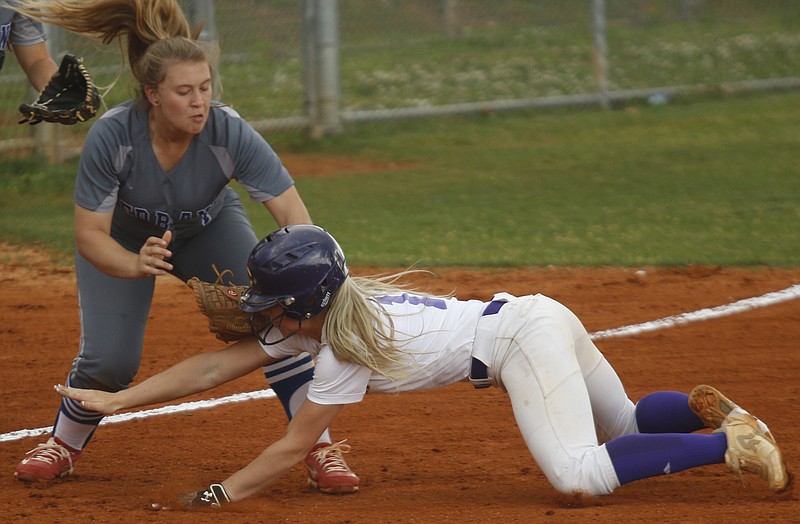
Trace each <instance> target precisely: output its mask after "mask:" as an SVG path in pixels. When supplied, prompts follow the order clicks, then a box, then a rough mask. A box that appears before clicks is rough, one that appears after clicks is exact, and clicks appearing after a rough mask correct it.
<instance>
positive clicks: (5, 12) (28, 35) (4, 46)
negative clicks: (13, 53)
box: [0, 0, 47, 70]
mask: <svg viewBox="0 0 800 524" xmlns="http://www.w3.org/2000/svg"><path fill="white" fill-rule="evenodd" d="M9 5H13V2H6V1H3V0H0V70H2V69H3V63H4V61H5V56H6V51H7V50H8V44H11V45H18V46H26V45H34V44H39V43H41V42H44V41H45V40H46V39H47V38H46V36H45V32H44V26H42V24H41V23H39V22H35V21H33V20H31V19H30V18H27V17H24V16H22V15H20V14H19V13H17V12H16V11H12V10H11V9H9V8H8V7H6V6H9Z"/></svg>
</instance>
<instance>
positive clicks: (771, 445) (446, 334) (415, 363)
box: [57, 225, 789, 504]
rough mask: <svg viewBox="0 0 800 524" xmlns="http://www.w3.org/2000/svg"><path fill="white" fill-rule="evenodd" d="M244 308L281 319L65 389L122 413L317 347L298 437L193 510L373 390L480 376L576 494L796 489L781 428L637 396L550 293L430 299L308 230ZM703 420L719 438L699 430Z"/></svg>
mask: <svg viewBox="0 0 800 524" xmlns="http://www.w3.org/2000/svg"><path fill="white" fill-rule="evenodd" d="M248 269H249V271H250V273H251V278H252V285H251V287H250V290H249V292H248V293H247V294H246V295H245V297H244V298H243V302H242V309H244V310H245V311H248V312H251V313H253V314H263V315H264V316H266V317H268V318H269V319H270V326H269V327H268V328H267V329H266V330H265V331H263V332H260V333H257V334H256V338H257V339H258V341H257V342H256V341H255V340H246V341H242V342H239V343H237V344H236V345H235V346H233V347H231V348H229V349H226V350H223V351H222V352H219V353H217V354H202V355H198V356H197V357H194V358H193V359H191V360H187V361H184V362H183V363H181V364H178V365H176V366H174V367H173V368H170V369H169V370H167V371H165V372H163V373H161V374H159V375H156V376H154V377H152V378H150V379H148V380H147V381H145V382H144V383H143V384H142V385H141V386H137V387H134V388H131V389H129V390H127V391H124V392H120V393H119V394H116V395H108V394H104V393H100V392H96V391H78V390H74V389H71V388H63V387H59V388H57V389H58V391H59V393H61V394H62V395H65V396H66V397H69V398H73V399H78V400H79V401H81V402H82V405H83V406H85V407H86V408H91V409H96V410H99V411H101V412H104V413H111V412H114V411H116V410H118V409H123V408H130V407H134V406H139V405H145V404H150V403H154V402H162V401H164V400H167V399H172V398H176V397H180V396H183V395H187V394H190V393H193V392H195V391H197V390H202V389H204V388H206V387H214V386H215V385H218V384H219V383H221V382H224V381H226V380H230V379H233V378H235V377H237V376H240V375H242V374H244V373H247V372H249V371H250V370H252V369H254V368H256V367H257V366H259V365H263V364H264V363H268V362H272V361H274V360H276V359H282V358H285V357H287V356H292V355H298V354H303V353H309V354H311V355H313V356H314V357H315V359H316V369H315V374H314V379H313V381H312V383H311V386H310V388H309V390H308V396H307V399H306V401H305V402H304V403H303V405H302V406H301V408H300V409H299V410H298V412H297V414H296V415H295V417H294V418H293V419H292V422H291V423H290V425H289V429H288V430H287V433H286V435H285V436H284V437H283V438H281V439H280V440H278V441H277V442H275V443H274V444H272V445H271V446H269V447H268V448H267V449H266V450H265V451H264V452H263V453H262V454H261V455H260V456H259V457H258V458H257V459H255V460H254V461H253V462H251V463H250V464H249V465H247V466H246V467H244V468H243V469H241V470H239V471H238V472H237V473H234V474H233V475H232V476H231V477H229V478H227V479H225V480H224V481H222V482H221V483H218V484H212V485H211V486H209V488H208V489H205V490H202V491H199V492H196V493H193V494H191V496H190V497H188V498H187V500H188V502H189V503H193V504H221V503H224V502H230V501H237V500H241V499H243V498H245V497H247V496H249V495H251V494H253V493H255V492H257V491H258V490H260V489H262V488H263V487H264V486H266V485H268V484H269V483H270V482H272V481H274V480H275V479H276V478H278V476H280V475H281V474H282V473H284V472H286V471H287V470H288V469H289V468H291V467H292V466H293V465H294V464H295V463H296V462H298V461H299V460H300V459H302V457H303V456H304V454H305V453H306V452H307V451H308V449H309V448H310V446H312V445H313V443H314V442H316V439H317V438H318V437H319V435H320V433H321V432H322V431H324V429H325V428H326V427H327V425H328V424H330V423H331V422H332V421H333V420H334V418H335V417H336V415H337V414H338V413H339V411H341V409H342V408H343V407H344V406H346V405H349V404H354V403H357V402H359V401H360V400H361V399H363V398H364V395H365V394H367V392H369V393H379V392H402V391H412V390H419V389H428V388H435V387H441V386H446V385H448V384H452V383H454V382H457V381H460V380H465V379H470V380H472V381H473V383H474V384H475V385H476V386H477V387H484V386H488V385H493V386H496V387H500V388H502V389H504V390H505V391H507V392H508V395H509V398H510V399H511V403H512V406H513V410H514V416H515V418H516V422H517V425H518V426H519V428H520V430H521V432H522V436H523V438H524V439H525V442H526V444H527V446H528V449H529V450H530V452H531V454H532V455H533V457H534V459H535V460H536V462H537V463H538V464H539V466H540V467H541V469H542V471H543V472H544V474H545V475H546V476H547V478H548V480H549V481H550V482H551V484H552V485H553V486H554V487H555V488H556V489H557V490H558V491H559V492H563V493H576V492H577V493H583V494H587V495H604V494H609V493H611V492H612V491H613V490H614V489H616V488H617V487H619V486H620V485H622V484H625V483H628V482H631V481H634V480H637V479H640V478H644V477H649V476H655V475H663V474H668V473H675V472H678V471H681V470H684V469H687V468H692V467H697V466H702V465H706V464H717V463H722V462H726V461H727V463H728V465H729V466H730V467H731V468H732V469H734V470H735V471H739V470H741V469H744V470H748V471H754V472H757V473H759V474H760V475H761V476H762V477H763V478H764V479H765V480H767V481H768V483H769V485H770V487H772V488H773V489H775V490H776V491H780V490H783V489H785V488H786V487H787V486H788V483H789V478H788V476H787V473H786V468H785V464H784V462H783V459H782V456H781V453H780V450H779V449H778V447H777V445H776V444H775V441H774V438H773V437H772V435H771V434H770V433H769V430H768V428H767V427H766V426H765V425H764V424H763V423H761V422H760V421H758V419H756V418H755V417H753V416H752V415H750V414H749V413H747V412H746V411H744V410H742V409H741V408H739V407H738V406H736V405H735V404H733V403H732V402H731V401H730V400H729V399H727V398H725V397H724V396H723V395H722V394H720V393H719V392H718V391H716V390H714V389H713V388H710V387H708V386H699V387H698V388H695V390H694V391H693V392H692V394H690V395H686V394H683V393H676V392H658V393H653V394H650V395H648V396H646V397H645V398H643V399H642V400H640V402H639V403H638V404H636V405H635V404H634V403H633V402H632V401H631V400H630V399H629V398H628V397H627V395H626V394H625V391H624V389H623V387H622V384H621V383H620V380H619V378H618V377H617V374H616V373H615V372H614V370H613V369H612V368H611V366H610V365H609V363H608V362H607V361H606V359H605V358H604V357H603V355H602V354H601V353H600V352H599V351H598V349H597V348H596V347H595V345H594V344H593V342H592V341H591V340H590V338H589V336H588V334H587V332H586V329H585V328H584V327H583V325H582V324H581V322H580V321H579V320H578V318H577V317H576V316H575V315H574V314H573V313H571V312H570V310H569V309H567V308H566V307H565V306H563V305H561V304H560V303H558V302H556V301H555V300H553V299H550V298H548V297H545V296H543V295H530V296H525V297H514V296H511V295H508V294H505V293H501V294H498V295H495V297H494V299H493V300H492V301H491V302H489V303H483V302H480V301H475V300H469V301H462V300H458V299H456V298H439V297H426V296H419V295H416V294H413V293H411V292H407V291H404V290H403V289H399V288H396V287H394V286H391V285H387V284H385V283H384V282H386V280H385V279H384V280H371V279H364V278H358V277H352V276H348V270H347V266H346V264H345V260H344V255H343V253H342V252H341V250H340V248H339V246H338V244H337V243H336V241H335V240H334V239H333V237H331V236H330V235H329V234H328V233H327V232H325V231H324V230H322V229H321V228H319V227H317V226H311V225H297V226H290V227H287V228H283V229H281V230H278V231H276V232H274V233H272V234H271V235H269V236H268V237H267V238H265V239H264V240H262V241H261V242H260V243H259V244H258V245H257V246H256V247H255V248H254V250H253V253H252V254H251V256H250V260H249V262H248ZM705 427H713V428H715V429H716V428H721V431H718V432H715V433H713V434H691V433H692V432H694V431H697V430H700V429H703V428H705Z"/></svg>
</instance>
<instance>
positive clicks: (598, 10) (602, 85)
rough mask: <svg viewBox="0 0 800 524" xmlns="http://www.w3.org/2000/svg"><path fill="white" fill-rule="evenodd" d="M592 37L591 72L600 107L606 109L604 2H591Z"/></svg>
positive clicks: (597, 0)
mask: <svg viewBox="0 0 800 524" xmlns="http://www.w3.org/2000/svg"><path fill="white" fill-rule="evenodd" d="M592 35H593V36H594V47H593V49H592V51H593V53H592V56H593V61H592V70H593V72H594V79H595V84H596V86H597V97H598V100H599V102H600V105H601V106H602V107H603V108H605V109H607V108H608V107H609V97H608V86H609V82H608V48H607V45H606V3H605V0H592Z"/></svg>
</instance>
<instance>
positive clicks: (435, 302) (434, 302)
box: [375, 293, 447, 309]
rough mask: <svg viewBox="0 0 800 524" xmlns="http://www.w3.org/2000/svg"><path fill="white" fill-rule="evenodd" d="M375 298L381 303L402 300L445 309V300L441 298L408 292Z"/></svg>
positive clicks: (395, 302)
mask: <svg viewBox="0 0 800 524" xmlns="http://www.w3.org/2000/svg"><path fill="white" fill-rule="evenodd" d="M375 300H377V301H378V302H379V303H381V304H387V305H388V304H402V303H403V302H408V303H409V304H412V305H417V304H422V305H423V306H425V307H435V308H436V309H447V302H445V301H444V300H442V299H441V298H431V297H418V296H416V295H409V294H408V293H403V294H402V295H391V296H385V297H376V298H375Z"/></svg>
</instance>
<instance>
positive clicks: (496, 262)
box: [0, 92, 800, 267]
mask: <svg viewBox="0 0 800 524" xmlns="http://www.w3.org/2000/svg"><path fill="white" fill-rule="evenodd" d="M799 119H800V93H797V92H789V93H777V94H760V95H750V96H739V97H721V98H712V99H695V100H684V101H681V102H676V103H673V104H669V105H664V106H647V105H639V106H628V107H624V108H619V109H616V110H611V111H602V110H599V109H583V110H580V109H570V110H566V109H562V110H550V111H526V112H516V113H503V114H494V115H484V116H469V117H466V116H465V117H453V118H435V119H422V120H410V121H403V122H391V123H389V122H381V123H372V124H359V125H357V126H353V127H352V128H351V129H348V130H347V132H346V133H343V134H341V135H338V136H334V137H329V138H326V139H324V140H322V141H318V142H313V141H308V140H306V139H305V138H303V137H302V136H301V135H293V134H276V135H275V136H272V137H268V140H269V141H270V143H271V144H272V145H273V147H274V148H275V149H276V151H277V152H278V154H288V153H292V154H309V155H314V156H338V157H348V158H354V159H364V160H381V161H385V162H397V163H400V162H402V163H409V164H410V165H411V167H408V168H405V169H401V170H387V171H375V172H369V173H363V172H359V173H350V174H348V173H343V174H340V175H336V176H329V177H303V176H302V175H303V174H302V173H297V174H296V175H297V186H298V188H299V189H300V192H301V194H302V195H303V197H304V199H305V201H306V204H307V205H308V207H309V209H310V211H311V214H312V217H314V220H315V221H316V222H317V223H318V224H320V225H322V226H324V227H326V228H327V229H329V230H330V231H331V232H332V233H333V234H334V235H336V236H337V237H338V238H339V240H340V242H341V243H342V246H343V248H344V249H345V251H346V253H347V254H348V257H349V260H350V262H351V263H352V264H357V265H366V264H374V265H387V266H405V265H409V264H415V263H416V264H419V265H420V266H423V267H442V266H477V267H503V266H544V265H589V266H597V265H621V266H642V265H683V264H692V263H698V264H718V265H725V266H758V265H768V266H775V267H797V266H798V265H800V243H799V242H798V240H800V238H799V237H800V235H798V230H799V229H798V224H799V223H800V176H798V174H797V168H796V165H797V158H796V156H797V152H796V151H797V144H798V143H799V142H800V128H798V126H797V121H798V120H799ZM74 173H75V165H74V164H71V165H68V166H64V167H62V168H57V169H56V168H51V167H48V166H46V165H45V164H43V163H41V162H39V161H37V160H24V161H22V160H21V161H7V160H5V161H2V169H1V170H0V239H2V240H3V241H6V242H12V243H20V244H30V243H32V242H39V243H42V244H44V245H46V246H50V247H52V248H53V249H54V250H56V251H57V252H59V253H62V254H64V256H65V257H66V258H65V261H67V262H68V261H69V254H70V252H71V249H72V224H71V218H72V201H71V191H72V186H73V179H74ZM247 206H248V212H249V213H250V215H251V217H252V218H253V220H254V223H255V226H256V229H257V232H258V233H259V234H260V235H265V234H266V233H268V232H269V231H270V230H271V229H273V227H274V225H273V223H272V221H271V219H270V218H269V217H268V215H266V213H265V212H264V211H263V208H262V207H261V206H260V205H254V204H251V203H249V202H248V203H247Z"/></svg>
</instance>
